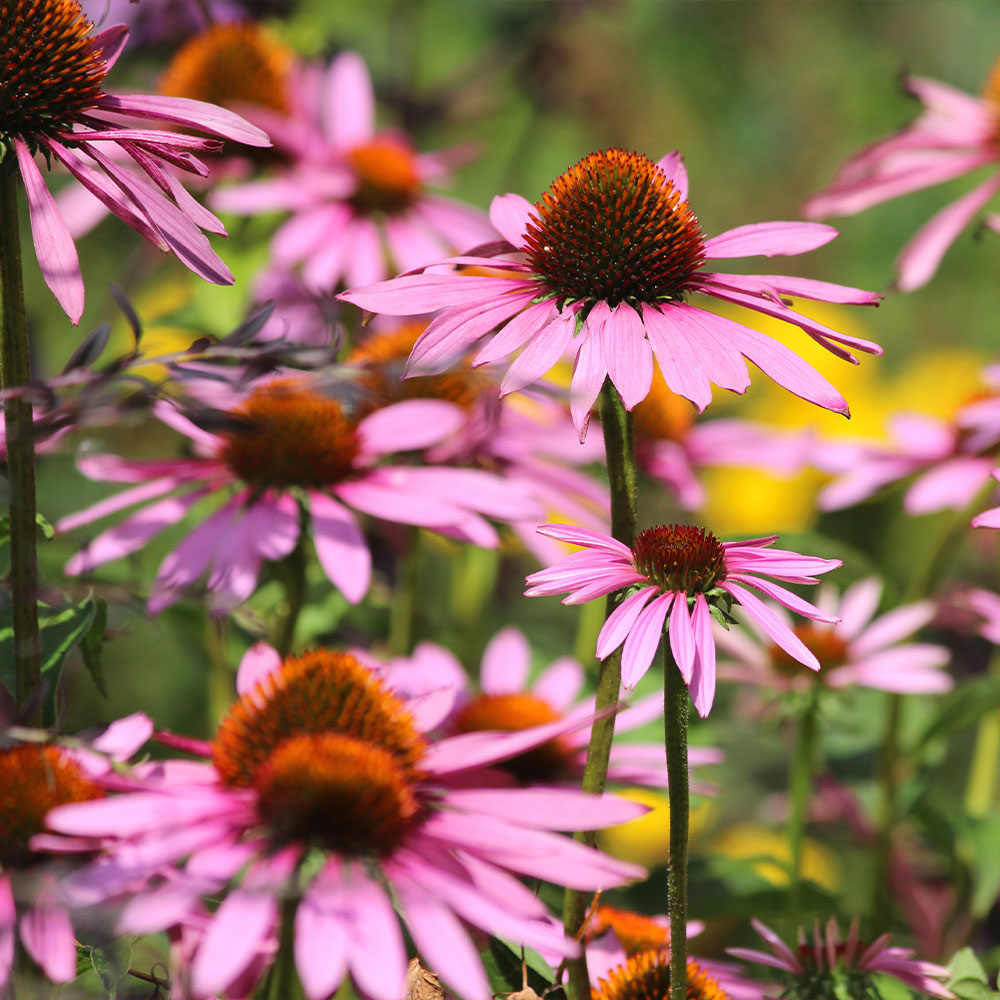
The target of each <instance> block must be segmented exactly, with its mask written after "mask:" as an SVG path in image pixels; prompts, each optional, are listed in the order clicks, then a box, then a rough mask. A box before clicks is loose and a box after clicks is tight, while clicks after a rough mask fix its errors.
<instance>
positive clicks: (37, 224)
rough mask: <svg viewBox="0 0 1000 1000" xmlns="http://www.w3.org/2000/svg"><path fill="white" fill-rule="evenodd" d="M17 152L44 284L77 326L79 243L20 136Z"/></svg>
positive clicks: (79, 308)
mask: <svg viewBox="0 0 1000 1000" xmlns="http://www.w3.org/2000/svg"><path fill="white" fill-rule="evenodd" d="M12 141H13V143H14V150H15V152H16V153H17V163H18V166H19V167H20V170H21V179H22V180H23V181H24V191H25V194H26V195H27V197H28V214H29V216H30V218H31V238H32V240H33V241H34V244H35V256H36V257H37V258H38V266H39V267H40V268H41V269H42V276H43V277H44V278H45V284H46V285H48V286H49V288H50V289H51V290H52V294H53V295H54V296H55V297H56V299H57V300H58V301H59V305H60V306H62V309H63V312H65V313H66V315H67V316H69V318H70V321H71V322H72V323H73V325H74V326H76V324H77V323H79V322H80V317H81V316H82V315H83V298H84V292H83V276H82V275H81V274H80V258H79V257H78V256H77V252H76V244H74V243H73V237H72V236H70V234H69V230H68V229H67V228H66V223H65V222H63V219H62V216H61V215H60V214H59V209H58V207H57V206H56V201H55V198H53V197H52V194H51V193H50V191H49V189H48V188H47V187H46V186H45V181H44V180H43V178H42V174H41V171H40V170H39V169H38V167H37V166H36V165H35V158H34V157H33V156H32V155H31V153H30V152H29V151H28V147H27V146H26V145H25V144H24V143H23V142H22V141H21V140H20V139H18V138H17V137H13V139H12Z"/></svg>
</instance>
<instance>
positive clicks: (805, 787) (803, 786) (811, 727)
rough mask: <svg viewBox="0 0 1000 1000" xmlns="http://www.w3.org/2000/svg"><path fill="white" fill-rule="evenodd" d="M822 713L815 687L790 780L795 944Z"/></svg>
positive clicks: (791, 901)
mask: <svg viewBox="0 0 1000 1000" xmlns="http://www.w3.org/2000/svg"><path fill="white" fill-rule="evenodd" d="M818 709H819V699H818V691H817V687H816V686H815V685H813V687H812V689H811V690H810V692H809V700H808V701H807V702H806V704H805V707H804V708H803V710H802V714H801V715H800V716H799V720H798V727H797V732H796V734H795V748H794V750H793V752H792V759H791V762H790V765H789V767H790V774H789V779H788V785H789V794H790V796H791V811H790V813H789V816H788V845H789V853H790V858H789V865H788V878H789V890H788V924H789V928H790V931H789V933H790V937H791V938H792V939H793V940H794V938H795V932H796V929H797V927H798V923H799V909H800V907H801V904H802V845H803V843H804V841H805V831H806V811H807V809H808V806H809V795H810V792H811V791H812V776H813V758H814V757H815V755H816V735H817V733H816V721H817V715H818Z"/></svg>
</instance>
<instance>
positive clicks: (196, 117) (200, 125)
mask: <svg viewBox="0 0 1000 1000" xmlns="http://www.w3.org/2000/svg"><path fill="white" fill-rule="evenodd" d="M95 104H96V106H97V107H99V108H103V109H104V110H105V111H120V112H121V113H123V114H126V115H136V116H138V117H140V118H157V119H160V120H161V121H168V122H175V123H176V124H178V125H190V126H193V127H194V128H196V129H198V130H199V131H202V132H208V133H209V134H210V135H219V136H222V138H223V139H233V140H234V141H236V142H242V143H244V144H245V145H247V146H270V145H271V140H270V138H268V135H267V133H266V132H262V131H261V130H260V129H259V128H257V126H256V125H251V124H250V122H248V121H247V120H246V119H245V118H241V117H240V116H239V115H238V114H236V113H235V112H233V111H228V110H227V109H226V108H220V107H218V106H217V105H215V104H208V103H206V102H205V101H193V100H191V99H190V98H187V97H160V96H158V95H154V94H127V95H126V94H102V95H101V97H100V99H99V100H98V101H96V102H95Z"/></svg>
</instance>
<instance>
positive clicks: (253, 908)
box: [191, 889, 278, 993]
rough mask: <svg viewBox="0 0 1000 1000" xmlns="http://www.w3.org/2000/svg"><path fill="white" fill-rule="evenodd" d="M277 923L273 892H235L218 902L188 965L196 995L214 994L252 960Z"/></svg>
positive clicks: (276, 904)
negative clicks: (196, 951)
mask: <svg viewBox="0 0 1000 1000" xmlns="http://www.w3.org/2000/svg"><path fill="white" fill-rule="evenodd" d="M277 921H278V901H277V899H276V898H275V896H274V893H273V891H269V890H252V889H236V890H234V891H232V892H230V893H229V895H228V896H227V897H226V898H225V899H224V900H223V901H222V905H221V906H220V907H219V908H218V909H217V910H216V911H215V913H214V914H213V916H212V922H211V923H210V924H209V925H208V929H207V930H206V931H205V936H204V937H203V938H202V940H201V944H200V946H199V948H198V953H197V955H195V957H194V961H193V962H192V963H191V986H192V989H193V990H194V991H195V992H196V993H218V992H221V991H222V990H224V989H225V988H226V986H227V985H228V984H229V983H230V982H232V980H234V979H235V978H236V977H237V976H238V975H239V974H240V973H241V972H243V970H244V969H246V967H247V966H248V965H249V964H250V963H251V962H252V961H253V959H254V958H255V957H256V954H257V952H258V950H259V949H260V948H261V946H262V945H263V943H264V941H265V940H266V939H267V937H268V935H269V934H271V933H272V931H273V928H274V926H275V924H276V923H277Z"/></svg>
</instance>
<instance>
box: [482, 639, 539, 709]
mask: <svg viewBox="0 0 1000 1000" xmlns="http://www.w3.org/2000/svg"><path fill="white" fill-rule="evenodd" d="M530 670H531V647H530V646H529V645H528V640H527V639H525V637H524V633H523V632H522V631H521V630H520V629H517V628H514V627H513V626H510V627H508V628H505V629H501V630H500V631H499V632H497V634H496V635H495V636H493V638H492V639H491V640H490V642H489V645H488V646H487V647H486V652H485V653H483V662H482V665H481V667H480V668H479V685H480V687H481V688H482V689H483V692H484V693H485V694H510V693H513V692H516V691H521V690H523V688H524V686H525V684H526V683H527V681H528V673H529V671H530Z"/></svg>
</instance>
